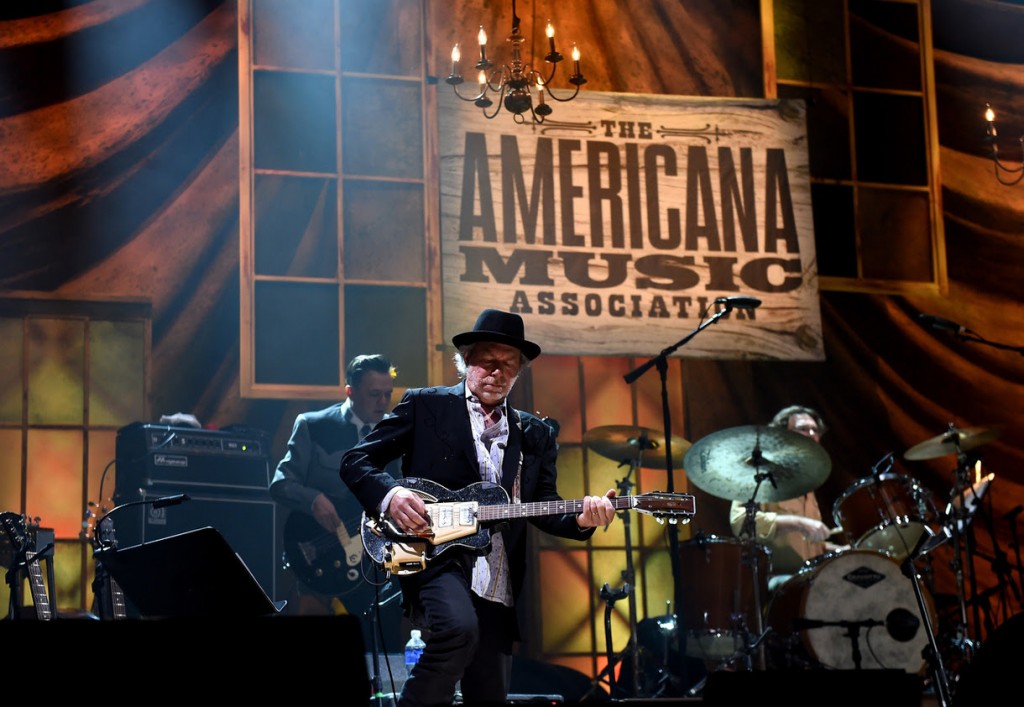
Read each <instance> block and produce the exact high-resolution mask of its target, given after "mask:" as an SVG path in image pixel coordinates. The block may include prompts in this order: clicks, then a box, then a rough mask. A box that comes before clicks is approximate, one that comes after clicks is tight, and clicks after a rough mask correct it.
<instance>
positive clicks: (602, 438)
mask: <svg viewBox="0 0 1024 707" xmlns="http://www.w3.org/2000/svg"><path fill="white" fill-rule="evenodd" d="M583 443H584V444H586V445H587V446H588V447H590V448H591V449H593V450H594V451H595V452H597V453H598V454H600V455H601V456H602V457H607V458H608V459H612V460H614V461H617V462H630V463H633V462H636V461H637V453H638V452H640V455H639V457H640V461H639V464H638V466H640V467H641V468H643V469H661V470H662V471H666V470H667V469H668V460H667V457H666V456H665V435H663V434H661V433H660V432H656V431H654V430H649V429H647V428H646V427H636V426H634V425H606V426H604V427H595V428H594V429H592V430H590V431H589V432H587V433H586V434H585V435H583ZM690 446H691V445H690V443H689V442H687V441H686V440H685V439H683V438H682V437H677V436H675V435H672V468H673V469H675V470H681V469H682V468H683V455H685V454H686V450H688V449H689V448H690Z"/></svg>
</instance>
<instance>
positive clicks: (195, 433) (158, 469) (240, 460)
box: [114, 422, 271, 501]
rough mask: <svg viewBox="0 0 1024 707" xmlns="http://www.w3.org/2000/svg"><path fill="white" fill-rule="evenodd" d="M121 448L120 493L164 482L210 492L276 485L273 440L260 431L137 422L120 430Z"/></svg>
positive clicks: (258, 488)
mask: <svg viewBox="0 0 1024 707" xmlns="http://www.w3.org/2000/svg"><path fill="white" fill-rule="evenodd" d="M115 450H116V456H117V467H116V471H117V474H116V478H117V482H116V488H117V491H120V492H127V490H128V489H129V488H132V489H145V488H149V487H152V486H161V485H163V486H168V487H173V488H180V489H182V490H185V491H187V490H188V489H190V488H191V489H195V490H200V489H201V490H203V491H204V492H206V493H211V492H217V491H224V492H228V493H233V492H246V491H256V492H260V491H266V490H267V488H268V487H269V486H270V474H271V471H270V461H269V450H270V442H269V437H268V435H266V434H265V433H263V432H260V431H252V430H247V431H246V433H244V434H239V433H235V432H233V431H230V430H229V431H223V430H200V429H196V428H194V427H172V426H169V425H154V424H145V423H141V422H134V423H132V424H130V425H127V426H125V427H122V428H121V429H119V430H118V431H117V442H116V447H115ZM114 500H115V501H117V500H118V499H117V498H115V499H114Z"/></svg>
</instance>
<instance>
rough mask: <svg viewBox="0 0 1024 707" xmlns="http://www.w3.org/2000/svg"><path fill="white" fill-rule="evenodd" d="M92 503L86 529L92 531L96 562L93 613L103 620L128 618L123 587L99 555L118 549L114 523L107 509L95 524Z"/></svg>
mask: <svg viewBox="0 0 1024 707" xmlns="http://www.w3.org/2000/svg"><path fill="white" fill-rule="evenodd" d="M93 505H94V504H93V503H92V502H90V503H89V508H86V510H85V524H84V525H85V528H86V529H87V530H88V529H91V530H92V535H91V537H90V540H91V542H92V548H93V559H94V560H95V575H94V577H93V580H92V594H93V613H94V614H96V616H97V617H99V618H100V619H101V620H108V619H109V620H119V619H124V618H127V616H128V611H127V606H126V604H125V599H124V592H123V591H122V590H121V585H119V584H118V583H117V581H116V580H115V579H114V578H113V577H111V576H110V573H109V572H107V569H106V567H105V566H104V565H103V562H101V561H100V560H99V559H97V553H98V552H99V551H100V550H102V549H104V548H117V539H116V538H115V537H114V521H113V519H112V518H110V516H109V515H107V509H106V508H102V509H100V512H101V513H102V514H103V516H102V517H101V519H100V521H99V522H98V524H97V523H95V522H93V520H92V519H94V518H95V517H96V514H95V513H94V512H93V510H92V506H93Z"/></svg>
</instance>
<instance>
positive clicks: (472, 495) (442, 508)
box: [360, 478, 696, 575]
mask: <svg viewBox="0 0 1024 707" xmlns="http://www.w3.org/2000/svg"><path fill="white" fill-rule="evenodd" d="M402 485H403V486H407V487H408V488H410V489H412V490H413V491H415V492H416V493H418V494H419V495H420V496H421V497H422V498H423V500H424V501H425V502H426V506H427V515H428V516H429V517H430V528H429V529H428V530H427V531H426V532H425V533H424V534H422V535H408V534H406V533H403V532H402V531H401V530H399V529H398V527H397V526H396V525H395V524H394V523H393V522H392V521H391V519H390V518H388V517H387V516H384V517H383V518H381V519H380V520H377V519H374V518H370V517H368V516H367V515H366V514H365V513H364V514H363V517H362V525H361V533H360V534H361V537H362V542H363V547H364V548H365V550H366V554H367V555H368V556H369V557H370V559H372V560H373V561H374V562H375V563H377V564H378V565H380V566H381V567H382V568H383V569H385V570H387V571H388V572H391V573H392V574H396V575H407V574H414V573H416V572H420V571H421V570H423V569H425V568H426V566H427V564H428V563H429V562H430V561H431V560H433V559H435V558H437V557H438V556H439V555H441V554H442V553H444V552H446V551H448V550H450V549H451V548H461V549H463V550H466V551H470V552H475V553H478V554H479V553H482V552H485V551H486V550H487V548H488V547H489V546H490V543H491V533H490V529H489V526H493V525H495V524H496V523H500V522H502V521H508V520H513V519H516V518H528V517H534V516H549V515H562V514H564V513H573V514H578V513H580V512H581V511H582V510H583V500H582V499H579V500H575V501H567V500H561V501H538V502H534V503H510V502H509V497H508V493H506V491H505V489H503V488H502V487H501V486H498V485H496V484H492V483H489V482H486V481H481V482H479V483H475V484H470V485H469V486H466V487H465V488H462V489H459V490H458V491H452V490H450V489H448V488H445V487H444V486H442V485H441V484H438V483H436V482H434V481H430V480H428V479H420V478H406V479H403V480H402ZM611 501H612V505H613V506H614V507H615V509H616V510H634V511H638V512H640V513H646V514H648V515H652V516H654V517H655V518H657V519H659V520H661V521H664V520H668V521H669V522H673V523H676V522H682V523H688V522H689V521H690V519H691V518H693V514H694V512H695V505H696V504H695V503H694V497H693V496H691V495H690V494H681V493H662V492H653V493H645V494H643V495H640V496H616V497H615V498H613V499H611Z"/></svg>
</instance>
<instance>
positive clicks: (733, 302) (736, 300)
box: [715, 297, 761, 309]
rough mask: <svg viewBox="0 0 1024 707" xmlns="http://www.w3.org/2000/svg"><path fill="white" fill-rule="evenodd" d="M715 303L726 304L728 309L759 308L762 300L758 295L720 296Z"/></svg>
mask: <svg viewBox="0 0 1024 707" xmlns="http://www.w3.org/2000/svg"><path fill="white" fill-rule="evenodd" d="M715 304H724V305H725V307H726V309H757V308H758V307H760V306H761V300H759V299H758V298H757V297H719V298H717V299H716V300H715Z"/></svg>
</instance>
